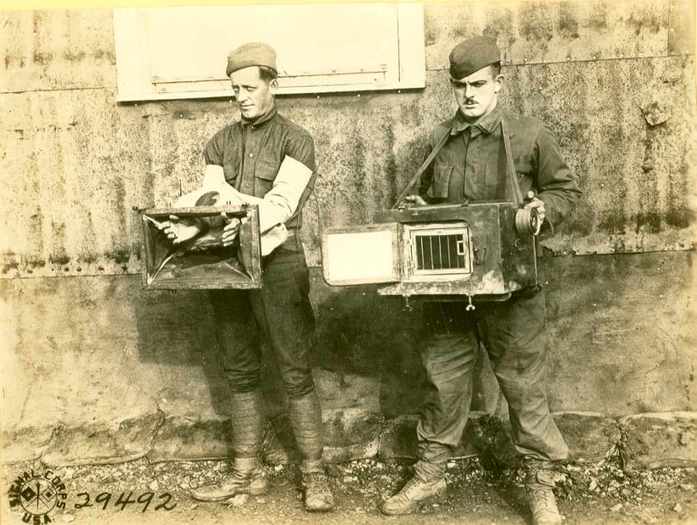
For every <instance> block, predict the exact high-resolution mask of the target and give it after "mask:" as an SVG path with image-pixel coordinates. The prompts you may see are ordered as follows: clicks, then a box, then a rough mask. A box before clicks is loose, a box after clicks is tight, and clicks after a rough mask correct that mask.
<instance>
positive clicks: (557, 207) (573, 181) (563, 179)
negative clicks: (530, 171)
mask: <svg viewBox="0 0 697 525" xmlns="http://www.w3.org/2000/svg"><path fill="white" fill-rule="evenodd" d="M535 148H536V152H535V153H536V154H535V159H536V162H537V180H536V185H537V189H538V197H539V198H540V199H541V200H542V201H543V202H544V203H545V213H546V216H547V220H548V221H549V222H550V224H551V225H552V227H553V228H555V227H556V226H557V225H558V224H560V223H561V222H562V221H563V220H564V218H565V217H567V216H568V215H569V213H570V212H571V211H572V210H573V208H574V206H575V205H576V201H577V200H578V198H579V197H580V195H581V190H580V188H579V185H578V180H577V177H576V176H575V175H574V174H573V173H572V172H571V170H570V169H569V167H568V166H567V164H566V162H565V161H564V158H563V157H562V155H561V151H560V149H559V144H558V143H557V141H556V139H555V138H554V136H553V135H552V133H551V132H550V131H549V130H548V129H547V128H546V127H544V126H542V127H541V129H540V132H539V133H538V136H537V140H536V143H535Z"/></svg>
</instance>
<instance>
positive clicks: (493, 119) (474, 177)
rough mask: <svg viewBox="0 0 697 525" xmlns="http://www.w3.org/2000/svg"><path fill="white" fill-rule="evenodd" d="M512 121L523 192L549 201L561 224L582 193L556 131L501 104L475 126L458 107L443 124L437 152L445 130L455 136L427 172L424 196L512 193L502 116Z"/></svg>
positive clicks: (501, 196)
mask: <svg viewBox="0 0 697 525" xmlns="http://www.w3.org/2000/svg"><path fill="white" fill-rule="evenodd" d="M502 118H504V119H505V122H506V127H507V132H508V134H509V136H510V143H511V149H512V155H513V162H514V164H515V170H516V173H517V177H518V183H519V185H520V189H521V191H522V193H523V195H526V194H527V192H528V191H529V190H533V191H534V192H535V193H536V194H537V196H538V197H539V198H540V199H541V200H542V201H543V202H544V203H545V213H546V217H547V220H548V221H549V223H550V225H551V226H552V227H554V226H556V225H557V224H559V223H560V222H561V221H562V220H563V219H564V217H565V216H567V215H568V214H569V212H570V211H571V210H572V208H573V207H574V204H575V202H576V200H577V199H578V197H579V195H580V193H581V191H580V190H579V187H578V183H577V180H576V177H575V176H574V175H573V174H572V173H571V171H570V170H569V168H568V166H567V165H566V162H564V159H563V158H562V156H561V152H560V150H559V146H558V144H557V142H556V140H555V139H554V137H553V135H552V134H551V132H550V131H549V130H548V129H547V128H546V127H545V126H544V125H543V124H542V123H541V122H540V121H539V120H537V119H534V118H530V117H520V116H514V115H511V114H509V113H507V112H505V111H504V110H503V109H501V108H500V107H499V106H497V107H496V108H494V110H493V111H492V112H491V113H489V114H488V115H485V116H484V117H483V118H481V119H479V121H477V122H476V123H474V124H470V123H468V122H467V121H465V119H464V118H463V117H462V115H461V113H460V112H459V111H458V112H457V113H456V114H455V116H454V117H452V118H450V119H448V120H446V121H444V122H442V123H441V124H439V125H438V126H437V127H436V128H435V130H434V131H433V133H432V134H431V139H430V148H431V150H432V149H433V148H434V147H435V145H436V144H437V143H438V142H439V141H440V138H441V137H442V136H443V134H444V133H449V135H450V137H449V138H448V140H447V142H446V143H445V145H444V146H443V148H442V149H441V150H440V152H439V153H438V154H437V155H436V158H435V159H434V161H433V163H432V164H431V166H430V167H429V168H428V169H427V170H426V171H425V172H424V174H423V175H422V176H421V180H420V183H419V194H420V195H421V196H422V197H424V198H425V199H426V200H427V201H429V202H431V203H439V202H452V203H457V202H465V201H495V200H505V199H507V198H508V199H510V198H511V196H509V195H506V194H505V192H506V175H505V173H506V172H505V164H504V158H505V157H504V156H503V150H502V146H501V143H502V138H501V125H500V123H501V119H502Z"/></svg>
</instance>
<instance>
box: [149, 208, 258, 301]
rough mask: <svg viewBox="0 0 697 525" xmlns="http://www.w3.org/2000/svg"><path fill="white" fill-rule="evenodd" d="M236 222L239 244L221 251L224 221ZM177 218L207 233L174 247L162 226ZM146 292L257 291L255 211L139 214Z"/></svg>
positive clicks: (152, 211)
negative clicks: (152, 290)
mask: <svg viewBox="0 0 697 525" xmlns="http://www.w3.org/2000/svg"><path fill="white" fill-rule="evenodd" d="M223 213H224V214H225V216H226V217H227V218H230V219H232V218H235V219H239V220H240V229H239V234H238V236H237V240H236V241H235V242H234V244H233V245H232V246H228V247H224V246H223V245H222V238H221V236H222V228H223V226H224V224H225V221H226V219H225V217H223ZM170 215H176V216H177V217H178V218H179V219H180V220H196V221H199V223H200V224H205V228H204V231H205V230H207V231H205V233H203V234H201V235H199V236H197V237H195V238H194V239H192V240H191V241H187V242H185V243H182V244H179V245H175V244H173V243H172V242H171V241H170V240H169V239H168V238H167V236H166V235H165V233H164V232H163V231H162V225H163V223H165V222H166V221H168V220H169V216H170ZM141 218H142V223H143V234H144V244H143V246H144V251H145V254H144V255H145V257H144V258H145V267H144V270H143V285H144V287H145V288H148V289H164V290H168V289H169V290H176V289H225V288H230V289H250V288H261V273H262V272H261V243H260V239H261V235H260V231H259V210H258V206H256V205H243V206H196V207H191V208H150V209H145V210H141Z"/></svg>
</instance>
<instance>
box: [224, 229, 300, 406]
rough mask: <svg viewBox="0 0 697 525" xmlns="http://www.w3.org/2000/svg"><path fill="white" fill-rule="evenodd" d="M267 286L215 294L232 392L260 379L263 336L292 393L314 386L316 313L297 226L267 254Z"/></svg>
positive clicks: (296, 394) (254, 385)
mask: <svg viewBox="0 0 697 525" xmlns="http://www.w3.org/2000/svg"><path fill="white" fill-rule="evenodd" d="M262 266H263V272H264V277H263V279H264V286H263V287H262V288H261V289H258V290H257V289H255V290H214V291H212V292H211V293H210V298H211V303H212V306H213V311H214V312H215V320H216V324H217V328H218V329H217V333H218V344H219V347H220V349H221V352H220V361H221V367H222V370H223V371H224V373H225V376H226V378H227V381H228V384H229V385H230V388H231V389H232V391H233V392H238V393H242V392H252V391H254V390H256V389H258V388H259V385H260V380H261V377H260V375H261V344H260V343H261V336H262V335H264V336H265V337H266V338H267V340H268V342H269V343H270V347H271V349H272V353H273V357H274V359H275V361H276V363H277V365H278V367H279V370H280V373H281V377H282V379H283V383H284V385H285V387H286V392H287V394H288V396H289V398H291V399H292V398H298V397H302V396H305V395H306V394H309V393H310V392H312V391H313V390H314V382H313V379H312V370H311V367H310V364H309V355H308V352H309V348H308V347H309V345H310V341H311V340H312V334H313V332H314V315H313V312H312V306H311V305H310V301H309V298H308V293H309V278H308V270H307V264H306V262H305V255H304V253H303V249H302V245H301V244H300V240H299V239H298V238H297V236H296V234H295V231H294V230H291V236H290V238H289V239H288V240H287V241H286V242H285V243H284V244H283V245H282V246H280V247H279V248H277V249H276V250H274V251H273V252H272V253H271V254H270V255H268V256H267V257H265V258H264V259H263V263H262Z"/></svg>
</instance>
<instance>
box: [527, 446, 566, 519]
mask: <svg viewBox="0 0 697 525" xmlns="http://www.w3.org/2000/svg"><path fill="white" fill-rule="evenodd" d="M525 469H526V473H525V494H526V497H527V500H528V505H530V512H531V514H532V523H533V525H560V524H561V521H562V520H561V515H560V514H559V509H558V508H557V500H556V498H555V497H554V492H553V490H552V489H553V488H554V471H553V470H551V465H550V464H549V462H545V461H538V460H526V461H525Z"/></svg>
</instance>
